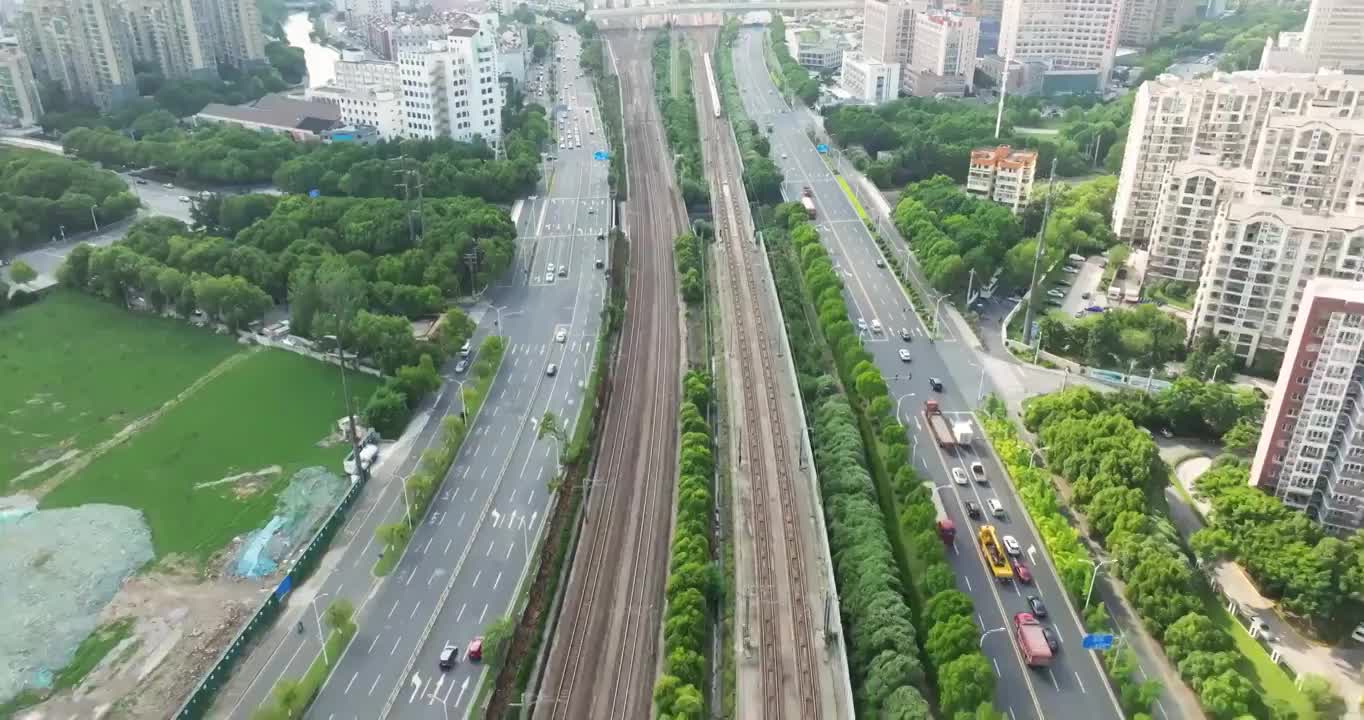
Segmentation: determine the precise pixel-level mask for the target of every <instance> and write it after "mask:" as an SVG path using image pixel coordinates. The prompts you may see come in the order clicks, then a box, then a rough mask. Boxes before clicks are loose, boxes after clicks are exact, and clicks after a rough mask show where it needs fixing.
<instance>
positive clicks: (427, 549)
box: [361, 458, 435, 555]
mask: <svg viewBox="0 0 1364 720" xmlns="http://www.w3.org/2000/svg"><path fill="white" fill-rule="evenodd" d="M361 459H362V460H363V459H364V458H361ZM432 540H435V538H433V537H432V538H427V539H426V547H423V548H422V554H423V555H425V554H426V553H427V552H429V551H430V550H431V541H432Z"/></svg>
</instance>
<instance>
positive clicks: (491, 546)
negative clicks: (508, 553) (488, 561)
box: [483, 541, 495, 557]
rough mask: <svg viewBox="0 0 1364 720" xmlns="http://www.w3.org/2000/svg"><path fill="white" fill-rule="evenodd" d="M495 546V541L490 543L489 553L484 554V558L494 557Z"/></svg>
mask: <svg viewBox="0 0 1364 720" xmlns="http://www.w3.org/2000/svg"><path fill="white" fill-rule="evenodd" d="M494 544H495V543H494V542H493V541H489V542H488V552H486V553H484V555H483V557H492V555H493V545H494Z"/></svg>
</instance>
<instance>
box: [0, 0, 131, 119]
mask: <svg viewBox="0 0 1364 720" xmlns="http://www.w3.org/2000/svg"><path fill="white" fill-rule="evenodd" d="M19 43H20V46H21V47H22V48H23V49H24V53H25V54H26V55H28V58H29V62H30V63H32V66H33V73H34V75H35V76H36V77H37V79H38V80H39V81H41V82H51V83H54V84H56V85H58V86H60V87H61V88H62V89H63V90H64V91H65V92H66V96H67V97H68V98H70V99H72V100H74V101H77V102H89V103H91V104H93V105H95V106H97V107H99V108H101V109H106V110H107V109H109V108H112V107H115V106H117V105H121V104H123V103H125V102H127V101H129V100H131V99H133V98H135V97H137V78H136V76H135V75H134V71H133V56H132V53H131V52H130V51H129V48H128V43H127V34H126V33H125V32H123V30H122V21H121V20H120V18H119V13H118V6H117V5H116V4H115V3H114V2H113V1H112V0H28V2H26V3H25V4H24V6H23V8H22V9H21V11H20V15H19Z"/></svg>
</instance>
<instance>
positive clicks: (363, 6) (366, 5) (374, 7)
mask: <svg viewBox="0 0 1364 720" xmlns="http://www.w3.org/2000/svg"><path fill="white" fill-rule="evenodd" d="M391 17H393V0H346V24H347V25H349V26H350V27H353V28H361V27H364V25H365V23H366V22H367V21H368V20H369V19H370V18H391Z"/></svg>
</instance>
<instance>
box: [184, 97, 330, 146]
mask: <svg viewBox="0 0 1364 720" xmlns="http://www.w3.org/2000/svg"><path fill="white" fill-rule="evenodd" d="M194 122H195V124H196V125H197V124H201V123H220V124H225V125H236V126H238V127H243V128H246V129H248V130H259V131H261V132H272V133H280V134H282V135H288V136H289V137H291V138H293V139H294V140H298V141H302V142H312V141H320V140H322V139H323V136H324V135H325V133H326V132H327V131H328V130H331V129H333V128H336V127H339V126H340V125H342V124H343V123H342V122H341V110H340V108H339V107H337V106H336V105H334V104H332V103H327V102H320V101H312V100H299V99H297V98H291V97H288V96H285V95H280V94H274V95H266V96H265V97H262V98H261V99H259V100H256V101H254V102H249V103H246V104H244V105H223V104H221V103H209V104H208V105H206V106H205V107H204V109H203V110H200V111H199V112H198V114H196V115H195V116H194Z"/></svg>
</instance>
